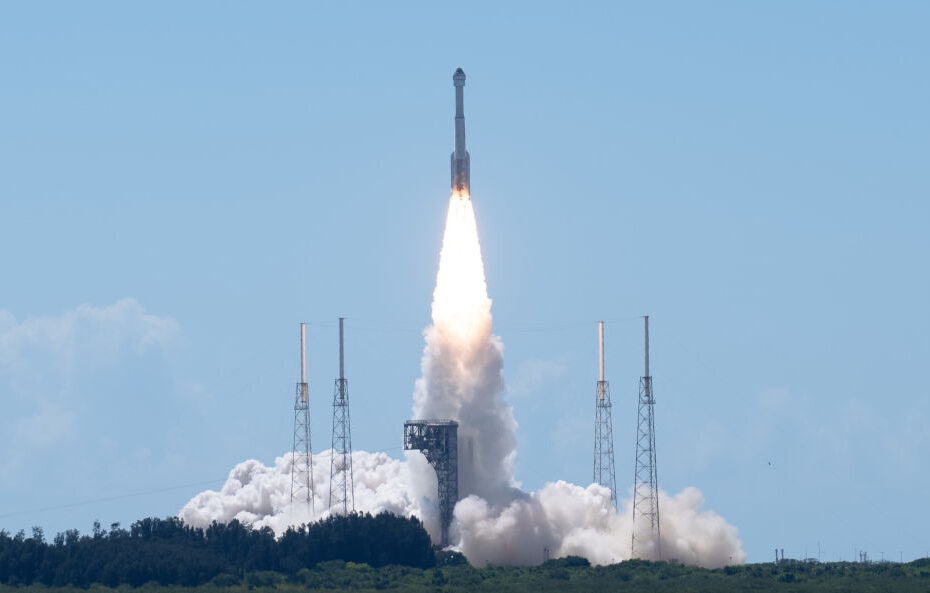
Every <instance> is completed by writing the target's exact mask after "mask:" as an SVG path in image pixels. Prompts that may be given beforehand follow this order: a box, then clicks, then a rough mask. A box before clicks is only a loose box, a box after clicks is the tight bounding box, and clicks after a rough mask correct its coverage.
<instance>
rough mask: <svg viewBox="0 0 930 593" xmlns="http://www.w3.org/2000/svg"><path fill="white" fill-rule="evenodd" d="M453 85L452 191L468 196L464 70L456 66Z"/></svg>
mask: <svg viewBox="0 0 930 593" xmlns="http://www.w3.org/2000/svg"><path fill="white" fill-rule="evenodd" d="M452 83H453V84H454V85H455V150H454V151H453V152H452V157H451V160H452V193H453V194H458V195H464V196H469V195H470V194H471V192H470V190H469V186H470V185H471V173H470V171H469V158H468V151H467V150H465V99H464V94H465V93H464V91H465V72H464V71H463V70H462V69H461V68H456V70H455V74H453V75H452Z"/></svg>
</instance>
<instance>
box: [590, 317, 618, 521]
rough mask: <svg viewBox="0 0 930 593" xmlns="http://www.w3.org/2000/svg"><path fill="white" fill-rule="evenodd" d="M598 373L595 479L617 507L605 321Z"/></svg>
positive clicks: (600, 332) (599, 325) (601, 328)
mask: <svg viewBox="0 0 930 593" xmlns="http://www.w3.org/2000/svg"><path fill="white" fill-rule="evenodd" d="M597 353H598V358H597V360H598V367H597V368H598V373H597V388H596V389H595V396H594V410H595V419H594V481H595V482H597V483H598V484H600V485H601V486H603V487H604V488H607V489H609V490H610V502H611V504H612V505H613V506H614V508H617V477H616V472H615V471H614V423H613V419H612V418H611V414H610V385H609V384H608V383H607V380H606V379H605V378H604V322H603V321H598V322H597Z"/></svg>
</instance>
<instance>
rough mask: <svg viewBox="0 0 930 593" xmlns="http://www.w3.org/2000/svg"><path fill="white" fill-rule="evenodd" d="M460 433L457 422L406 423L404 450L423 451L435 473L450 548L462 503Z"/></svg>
mask: <svg viewBox="0 0 930 593" xmlns="http://www.w3.org/2000/svg"><path fill="white" fill-rule="evenodd" d="M458 430H459V423H458V422H456V421H454V420H407V421H406V422H404V450H405V451H420V452H421V453H423V455H425V456H426V460H427V461H429V464H430V465H431V466H433V469H434V470H435V471H436V479H437V481H438V483H439V520H440V522H441V524H442V541H441V545H442V546H447V545H449V526H450V525H451V524H452V512H453V511H454V510H455V503H456V502H458V500H459V466H458V448H459V447H458Z"/></svg>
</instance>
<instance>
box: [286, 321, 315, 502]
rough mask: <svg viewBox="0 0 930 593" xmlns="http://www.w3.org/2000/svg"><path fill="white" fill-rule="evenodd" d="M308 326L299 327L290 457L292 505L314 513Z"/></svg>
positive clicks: (303, 324) (301, 325) (304, 324)
mask: <svg viewBox="0 0 930 593" xmlns="http://www.w3.org/2000/svg"><path fill="white" fill-rule="evenodd" d="M306 347H307V324H306V323H301V324H300V381H299V382H298V383H297V390H296V393H295V394H294V451H293V453H292V457H291V503H294V502H299V503H305V504H306V505H307V506H309V507H310V511H311V512H313V511H314V508H313V448H312V447H311V446H310V389H309V387H308V384H307V351H306Z"/></svg>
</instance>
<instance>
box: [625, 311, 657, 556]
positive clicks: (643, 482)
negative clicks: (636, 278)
mask: <svg viewBox="0 0 930 593" xmlns="http://www.w3.org/2000/svg"><path fill="white" fill-rule="evenodd" d="M643 334H644V359H645V371H644V373H643V376H642V377H640V379H639V414H638V419H637V423H636V469H635V473H634V477H633V536H632V542H631V553H632V557H633V558H638V557H640V556H639V555H640V554H642V553H643V552H644V550H643V548H644V547H645V545H646V544H648V543H649V542H650V541H652V542H655V551H656V554H655V560H661V559H662V545H661V541H660V539H659V536H660V530H659V484H658V472H657V470H656V429H655V412H654V407H655V403H656V400H655V397H654V396H653V394H652V375H650V374H649V316H648V315H646V316H645V317H643Z"/></svg>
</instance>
